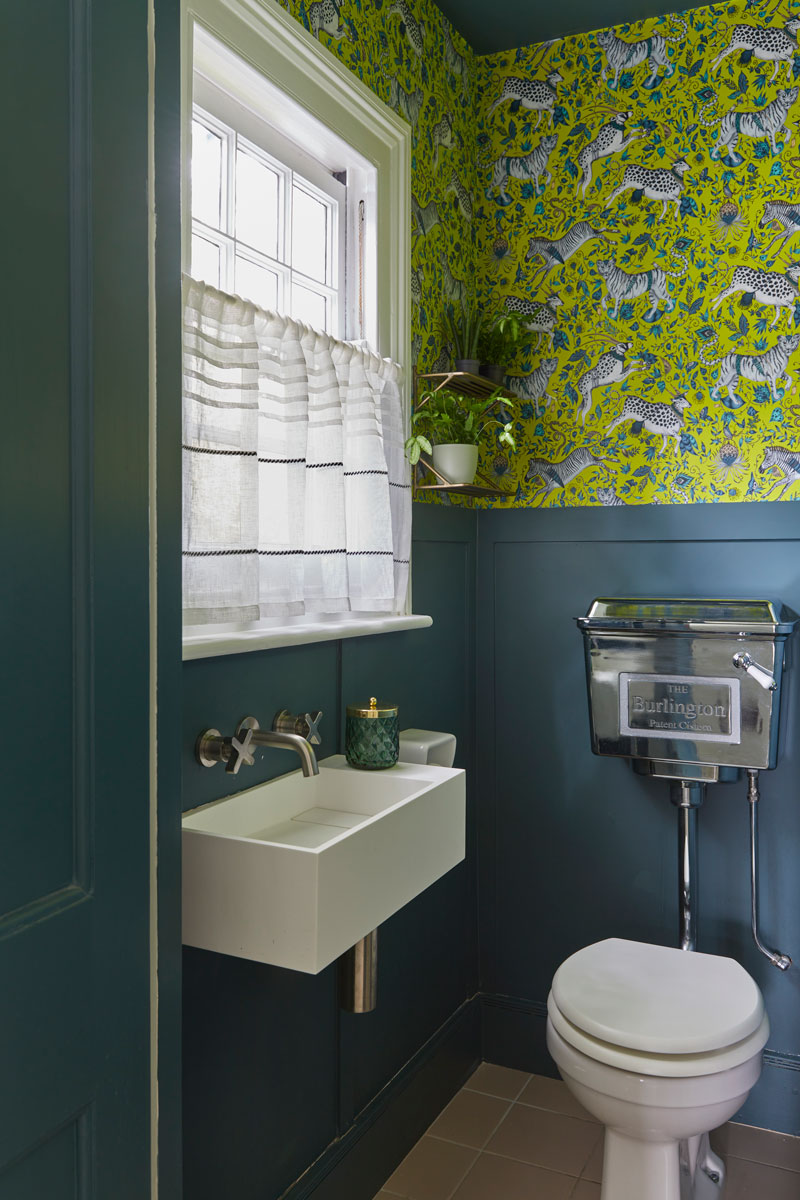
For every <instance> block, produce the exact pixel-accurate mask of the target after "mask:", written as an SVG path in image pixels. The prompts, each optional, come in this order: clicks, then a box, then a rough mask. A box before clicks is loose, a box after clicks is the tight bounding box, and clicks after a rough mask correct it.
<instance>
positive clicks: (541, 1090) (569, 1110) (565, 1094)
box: [517, 1075, 594, 1121]
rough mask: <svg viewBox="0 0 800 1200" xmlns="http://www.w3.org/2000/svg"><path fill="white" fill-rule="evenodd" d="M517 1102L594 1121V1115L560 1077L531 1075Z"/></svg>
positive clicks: (582, 1119) (566, 1115)
mask: <svg viewBox="0 0 800 1200" xmlns="http://www.w3.org/2000/svg"><path fill="white" fill-rule="evenodd" d="M517 1103H518V1104H530V1105H532V1106H533V1107H534V1108H546V1109H548V1110H549V1111H550V1112H557V1113H563V1114H564V1116H565V1117H578V1118H579V1119H580V1120H581V1121H594V1117H592V1116H590V1115H589V1113H588V1112H587V1111H586V1109H585V1108H584V1107H583V1105H582V1104H579V1103H578V1101H577V1100H576V1099H575V1097H574V1096H573V1094H572V1092H571V1091H570V1090H569V1088H568V1087H567V1085H566V1084H565V1083H563V1082H562V1081H561V1080H560V1079H547V1078H546V1077H545V1076H544V1075H532V1076H531V1078H530V1079H529V1080H528V1082H527V1083H526V1084H525V1087H524V1088H523V1089H522V1091H521V1093H520V1095H519V1097H518V1100H517Z"/></svg>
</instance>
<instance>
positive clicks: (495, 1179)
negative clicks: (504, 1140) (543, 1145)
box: [453, 1154, 575, 1200]
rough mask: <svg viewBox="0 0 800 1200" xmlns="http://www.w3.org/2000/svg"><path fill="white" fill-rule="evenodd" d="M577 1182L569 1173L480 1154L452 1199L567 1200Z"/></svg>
mask: <svg viewBox="0 0 800 1200" xmlns="http://www.w3.org/2000/svg"><path fill="white" fill-rule="evenodd" d="M574 1182H575V1181H574V1180H573V1179H571V1178H570V1177H569V1175H558V1174H557V1173H556V1172H555V1171H545V1170H544V1169H543V1168H542V1167H534V1166H531V1165H530V1164H528V1163H521V1162H514V1161H513V1160H512V1159H510V1158H498V1157H496V1156H495V1155H494V1154H481V1156H480V1157H479V1158H478V1160H477V1162H476V1163H475V1165H474V1166H473V1167H472V1169H471V1171H470V1173H469V1175H467V1178H466V1179H465V1180H464V1182H463V1183H462V1184H461V1186H460V1187H459V1188H458V1190H457V1191H456V1193H455V1195H454V1196H453V1200H533V1198H534V1197H535V1200H568V1197H569V1194H570V1192H571V1190H572V1185H573V1183H574Z"/></svg>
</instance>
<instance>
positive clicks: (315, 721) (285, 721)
mask: <svg viewBox="0 0 800 1200" xmlns="http://www.w3.org/2000/svg"><path fill="white" fill-rule="evenodd" d="M321 720H322V711H321V710H320V709H317V711H316V712H307V713H300V714H299V715H298V716H296V717H295V716H293V715H292V714H291V713H290V712H289V710H288V708H282V709H281V710H280V712H277V713H275V716H274V717H273V718H272V728H273V730H274V731H275V732H276V733H298V734H299V735H300V737H304V738H305V739H306V741H307V742H310V743H311V745H312V746H319V745H321V744H322V738H321V736H320V732H319V723H320V721H321Z"/></svg>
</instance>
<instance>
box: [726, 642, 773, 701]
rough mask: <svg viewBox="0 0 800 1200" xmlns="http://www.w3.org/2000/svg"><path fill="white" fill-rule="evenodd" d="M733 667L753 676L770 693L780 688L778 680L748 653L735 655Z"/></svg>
mask: <svg viewBox="0 0 800 1200" xmlns="http://www.w3.org/2000/svg"><path fill="white" fill-rule="evenodd" d="M733 665H734V666H735V667H737V668H738V669H739V670H740V671H745V672H746V673H747V674H748V675H751V676H752V677H753V679H755V681H756V683H760V684H761V686H762V687H763V688H766V690H767V691H768V692H774V691H775V689H776V688H777V686H778V684H777V681H776V679H775V678H774V677H773V676H772V675H771V674H770V673H769V671H768V670H767V668H766V667H762V666H761V664H760V663H757V662H756V661H755V659H754V658H751V656H750V655H749V654H748V653H747V652H746V651H743V652H739V653H737V654H734V656H733Z"/></svg>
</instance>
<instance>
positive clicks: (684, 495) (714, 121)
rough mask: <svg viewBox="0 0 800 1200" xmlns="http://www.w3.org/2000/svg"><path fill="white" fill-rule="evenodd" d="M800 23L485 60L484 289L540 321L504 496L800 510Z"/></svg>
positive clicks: (768, 17)
mask: <svg viewBox="0 0 800 1200" xmlns="http://www.w3.org/2000/svg"><path fill="white" fill-rule="evenodd" d="M796 15H800V6H798V5H797V4H794V3H792V4H788V5H787V4H786V3H780V2H779V3H775V2H774V0H773V2H771V3H769V4H767V3H739V4H718V5H714V6H712V7H709V8H702V9H693V10H691V11H690V12H687V13H684V14H683V15H682V16H668V17H663V18H660V19H653V20H648V21H643V22H641V23H638V24H636V25H630V26H623V27H620V28H617V29H614V30H608V31H600V32H598V33H592V34H585V35H581V36H575V37H569V38H564V39H563V40H560V41H557V42H555V43H551V44H547V45H533V46H528V47H525V48H523V49H520V50H517V51H516V52H512V53H506V54H498V55H493V56H490V57H487V58H484V59H479V60H478V63H479V79H478V92H479V95H480V98H481V99H480V103H481V111H480V119H479V121H478V124H477V127H476V141H477V161H478V168H479V174H478V186H479V189H480V191H479V195H480V203H479V205H478V206H477V208H476V220H475V229H476V235H477V239H478V255H479V263H480V272H481V280H480V289H479V294H480V297H481V300H482V302H483V303H484V304H485V305H486V306H487V308H493V309H494V310H495V311H503V310H507V309H511V310H515V311H519V312H521V313H522V314H523V316H525V318H526V320H528V321H529V322H530V323H531V324H532V325H533V326H538V328H539V330H541V332H539V333H537V334H536V336H535V337H534V338H533V339H532V342H531V345H530V346H529V347H527V348H526V349H525V350H524V351H523V352H521V353H519V354H518V356H517V358H516V360H515V362H514V363H513V364H512V367H511V371H512V376H511V377H509V379H508V384H509V386H510V387H511V388H512V390H514V391H516V392H517V393H518V394H519V396H520V404H521V407H520V408H519V410H518V416H519V418H520V419H519V421H518V435H519V437H518V440H519V446H520V449H519V453H518V454H517V455H516V456H512V457H511V458H510V459H508V458H506V456H505V455H503V454H501V453H499V452H492V453H489V454H487V455H486V456H485V457H484V460H483V463H484V467H485V468H486V469H487V470H488V472H489V473H493V474H494V475H495V477H496V478H497V479H498V481H499V482H500V483H501V486H505V487H508V488H509V489H510V491H511V495H512V498H511V501H510V503H512V504H514V505H516V506H527V505H535V504H544V505H548V506H553V505H586V504H612V505H615V504H642V503H663V504H674V503H680V502H692V501H694V502H713V501H737V500H739V501H741V500H763V499H781V498H782V499H795V498H800V489H798V487H797V483H798V481H800V439H799V438H798V432H799V431H800V393H798V391H797V390H796V389H795V382H796V380H797V378H798V372H800V353H798V347H800V336H798V334H800V326H798V318H800V300H799V299H798V296H799V294H800V291H799V289H798V279H799V278H800V267H799V266H796V265H795V264H796V263H798V264H800V236H798V235H800V143H799V142H798V130H797V121H798V117H800V104H798V90H797V82H798V80H799V79H800V51H798V46H797V31H798V28H799V27H800V21H796V20H795V16H796ZM548 76H549V83H548V82H547V79H548ZM487 503H491V502H487ZM499 503H508V502H507V501H500V502H499Z"/></svg>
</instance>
